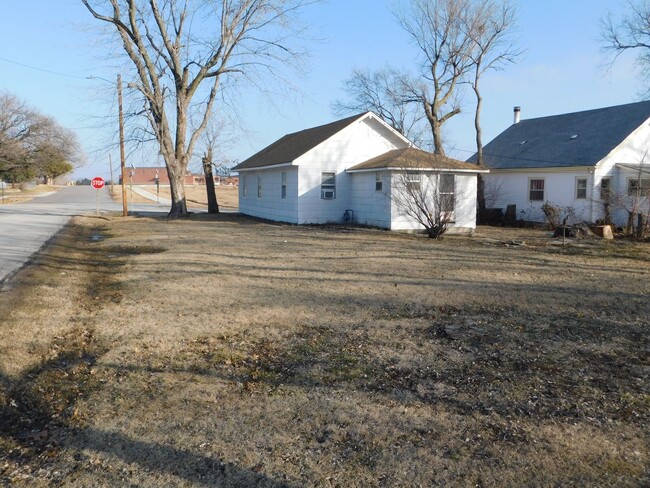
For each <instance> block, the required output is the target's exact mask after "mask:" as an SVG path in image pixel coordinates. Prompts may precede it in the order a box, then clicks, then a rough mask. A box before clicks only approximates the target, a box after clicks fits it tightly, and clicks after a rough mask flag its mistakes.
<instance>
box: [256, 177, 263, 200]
mask: <svg viewBox="0 0 650 488" xmlns="http://www.w3.org/2000/svg"><path fill="white" fill-rule="evenodd" d="M257 198H262V175H257Z"/></svg>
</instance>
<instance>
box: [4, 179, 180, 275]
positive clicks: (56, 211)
mask: <svg viewBox="0 0 650 488" xmlns="http://www.w3.org/2000/svg"><path fill="white" fill-rule="evenodd" d="M97 193H98V192H97V190H95V189H94V188H92V187H90V186H71V187H65V188H62V189H61V190H59V191H57V192H56V193H54V194H50V195H47V196H43V197H40V198H35V199H33V200H32V201H30V202H27V203H16V204H7V205H1V204H0V283H2V282H4V281H7V280H8V279H9V278H10V277H11V275H12V274H13V273H15V272H16V271H17V270H18V269H20V267H21V266H23V265H24V264H25V263H26V262H27V261H29V258H30V257H31V255H32V254H34V253H35V252H36V251H38V250H39V249H40V248H41V247H42V246H43V244H44V243H46V242H47V241H48V240H49V239H50V238H51V237H52V236H53V235H54V234H56V233H57V232H58V231H59V230H60V229H61V228H62V227H63V226H64V225H65V224H66V223H67V222H68V220H69V219H70V217H72V216H74V215H84V214H93V213H95V212H96V208H97ZM99 210H100V213H106V212H120V211H121V210H122V206H121V204H117V203H114V202H113V201H112V200H111V198H110V196H109V194H108V190H107V189H106V188H103V189H102V190H99ZM129 210H133V211H135V212H138V213H141V212H142V213H144V212H156V213H158V212H163V213H166V212H167V211H168V207H167V206H163V205H156V204H152V205H135V206H133V207H132V208H130V209H129Z"/></svg>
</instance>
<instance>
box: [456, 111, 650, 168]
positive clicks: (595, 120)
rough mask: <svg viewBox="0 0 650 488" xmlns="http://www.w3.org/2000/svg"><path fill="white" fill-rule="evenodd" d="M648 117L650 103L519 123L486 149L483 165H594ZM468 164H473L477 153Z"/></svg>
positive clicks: (504, 166) (515, 166) (649, 114)
mask: <svg viewBox="0 0 650 488" xmlns="http://www.w3.org/2000/svg"><path fill="white" fill-rule="evenodd" d="M648 118H650V101H646V102H637V103H630V104H626V105H618V106H615V107H606V108H599V109H595V110H587V111H585V112H575V113H570V114H563V115H554V116H551V117H541V118H537V119H528V120H522V121H521V122H519V123H518V124H513V125H511V126H510V127H508V128H507V129H506V130H505V131H503V132H502V133H501V134H499V135H498V136H497V137H496V138H495V139H494V140H492V141H491V142H490V143H489V144H487V145H486V146H485V147H484V149H483V151H484V164H485V165H486V166H487V167H488V168H490V169H511V168H553V167H567V166H594V165H595V164H596V163H598V161H600V160H601V159H603V158H604V157H605V156H607V154H609V153H610V152H611V151H612V150H613V149H614V148H615V147H616V146H618V145H619V144H620V143H621V142H623V140H624V139H625V138H626V137H627V136H629V135H630V134H631V133H632V132H633V131H634V130H635V129H637V128H638V127H639V126H640V125H641V124H643V122H644V121H646V120H647V119H648ZM574 136H577V137H574ZM524 141H525V142H524ZM468 161H470V162H474V161H476V154H474V155H473V156H472V157H471V158H469V159H468Z"/></svg>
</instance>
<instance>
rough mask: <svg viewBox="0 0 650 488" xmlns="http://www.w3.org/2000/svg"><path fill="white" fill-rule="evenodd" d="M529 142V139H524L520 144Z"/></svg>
mask: <svg viewBox="0 0 650 488" xmlns="http://www.w3.org/2000/svg"><path fill="white" fill-rule="evenodd" d="M527 142H528V140H526V139H524V140H523V141H521V142H520V143H519V144H520V145H521V146H523V145H524V144H526V143H527Z"/></svg>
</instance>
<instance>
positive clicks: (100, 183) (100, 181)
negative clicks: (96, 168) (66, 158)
mask: <svg viewBox="0 0 650 488" xmlns="http://www.w3.org/2000/svg"><path fill="white" fill-rule="evenodd" d="M90 184H91V185H93V188H97V189H98V190H99V189H100V188H104V178H102V177H100V176H96V177H95V178H93V179H92V180H91V181H90Z"/></svg>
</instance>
